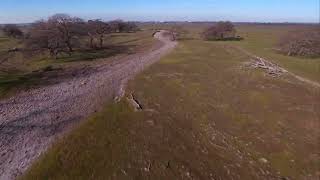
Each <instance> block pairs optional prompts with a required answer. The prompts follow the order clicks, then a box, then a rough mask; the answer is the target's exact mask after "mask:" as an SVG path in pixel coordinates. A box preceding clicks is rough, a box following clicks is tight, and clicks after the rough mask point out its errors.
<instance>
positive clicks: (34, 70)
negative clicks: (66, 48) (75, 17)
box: [0, 31, 153, 99]
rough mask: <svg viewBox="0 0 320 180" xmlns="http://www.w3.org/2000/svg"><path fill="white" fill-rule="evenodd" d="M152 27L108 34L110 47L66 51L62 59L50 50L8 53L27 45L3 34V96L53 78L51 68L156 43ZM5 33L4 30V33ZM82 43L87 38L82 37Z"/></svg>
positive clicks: (82, 63)
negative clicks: (48, 51)
mask: <svg viewBox="0 0 320 180" xmlns="http://www.w3.org/2000/svg"><path fill="white" fill-rule="evenodd" d="M150 34H152V33H151V32H150V31H140V32H137V33H116V34H111V35H110V36H109V37H108V38H106V40H105V41H106V42H105V45H106V47H105V48H104V49H102V50H90V49H76V51H75V52H74V53H73V54H72V55H71V56H69V55H62V56H60V57H59V58H58V59H53V58H49V57H48V54H41V55H37V56H29V55H27V54H23V53H21V52H16V53H11V54H8V53H7V51H8V50H9V49H12V48H14V47H19V48H22V47H23V43H22V41H21V40H16V39H12V38H7V37H4V36H0V62H1V61H2V59H4V58H8V60H7V61H6V62H5V63H3V64H0V99H1V98H5V97H9V96H11V95H13V94H15V93H16V92H17V91H18V90H25V89H28V88H32V87H36V86H40V85H46V84H48V82H49V81H50V79H48V77H47V72H46V71H48V70H50V71H55V73H56V74H59V73H61V72H64V71H71V70H73V69H75V68H81V67H85V66H90V65H93V64H95V63H99V62H100V61H101V58H104V59H103V60H102V61H105V60H106V58H109V57H114V56H116V55H120V54H130V53H134V52H137V51H141V50H143V49H145V48H150V47H151V46H152V44H153V39H152V37H151V35H150ZM0 35H1V33H0ZM81 42H82V44H85V43H86V40H82V41H81Z"/></svg>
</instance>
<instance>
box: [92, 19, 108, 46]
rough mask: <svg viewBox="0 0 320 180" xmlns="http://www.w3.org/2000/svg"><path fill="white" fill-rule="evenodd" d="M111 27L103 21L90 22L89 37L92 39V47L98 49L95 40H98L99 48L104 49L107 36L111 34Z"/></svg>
mask: <svg viewBox="0 0 320 180" xmlns="http://www.w3.org/2000/svg"><path fill="white" fill-rule="evenodd" d="M111 31H112V29H111V26H110V25H109V24H107V23H105V22H102V21H101V20H89V21H88V36H89V37H90V47H91V48H96V45H95V44H94V40H95V39H98V41H99V47H100V48H102V47H103V43H104V38H105V35H106V34H108V33H111Z"/></svg>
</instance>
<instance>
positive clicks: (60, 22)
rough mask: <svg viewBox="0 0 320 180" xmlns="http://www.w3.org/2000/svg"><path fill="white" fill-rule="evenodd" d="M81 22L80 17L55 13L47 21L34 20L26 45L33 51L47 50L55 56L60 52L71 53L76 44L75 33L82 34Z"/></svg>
mask: <svg viewBox="0 0 320 180" xmlns="http://www.w3.org/2000/svg"><path fill="white" fill-rule="evenodd" d="M83 24H84V22H83V21H82V20H81V19H80V18H75V17H70V16H69V15H65V14H56V15H54V16H51V17H50V18H49V19H48V20H47V21H44V20H42V21H39V22H36V23H34V24H33V26H32V28H31V30H30V32H29V34H28V36H27V38H26V47H27V48H28V49H31V50H33V51H43V50H48V51H49V52H50V55H51V56H52V57H55V58H57V56H58V54H60V53H67V54H69V55H71V53H72V52H73V47H75V46H76V44H78V42H77V35H81V33H82V34H83V32H82V31H81V30H79V29H81V28H79V27H80V26H81V25H83Z"/></svg>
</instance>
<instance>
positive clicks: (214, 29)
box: [203, 21, 236, 40]
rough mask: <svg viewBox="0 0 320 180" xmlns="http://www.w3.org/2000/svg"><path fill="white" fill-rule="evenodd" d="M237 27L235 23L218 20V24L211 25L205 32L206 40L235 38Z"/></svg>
mask: <svg viewBox="0 0 320 180" xmlns="http://www.w3.org/2000/svg"><path fill="white" fill-rule="evenodd" d="M235 35H236V29H235V27H234V25H233V24H232V23H231V22H229V21H226V22H218V23H217V24H216V25H214V26H211V27H209V28H208V29H206V30H205V31H204V33H203V37H204V39H206V40H226V39H232V38H235Z"/></svg>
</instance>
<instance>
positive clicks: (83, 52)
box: [57, 45, 136, 63]
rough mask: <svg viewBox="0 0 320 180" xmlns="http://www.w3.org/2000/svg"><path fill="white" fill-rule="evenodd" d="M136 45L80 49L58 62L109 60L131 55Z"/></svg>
mask: <svg viewBox="0 0 320 180" xmlns="http://www.w3.org/2000/svg"><path fill="white" fill-rule="evenodd" d="M135 47H136V46H135V45H117V46H116V45H112V46H105V47H103V48H98V49H79V50H77V51H75V52H74V53H73V54H72V55H71V56H69V55H64V56H62V57H59V58H58V59H57V61H59V62H61V63H64V62H65V63H67V62H76V61H94V60H97V59H101V58H108V57H112V56H116V55H119V54H129V53H131V49H133V48H135Z"/></svg>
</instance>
